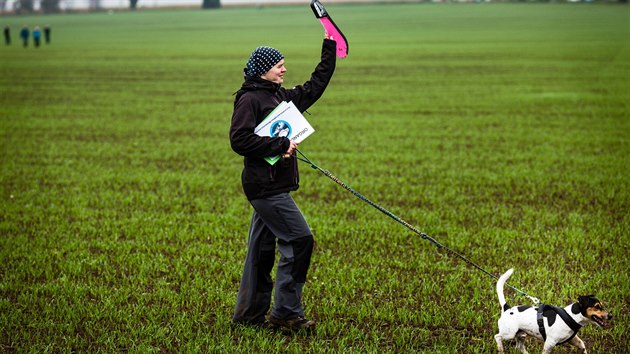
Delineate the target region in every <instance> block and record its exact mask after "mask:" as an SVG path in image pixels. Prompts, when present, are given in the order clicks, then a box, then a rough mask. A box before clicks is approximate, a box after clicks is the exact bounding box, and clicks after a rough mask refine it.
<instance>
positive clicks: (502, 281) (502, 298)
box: [497, 268, 514, 311]
mask: <svg viewBox="0 0 630 354" xmlns="http://www.w3.org/2000/svg"><path fill="white" fill-rule="evenodd" d="M513 272H514V269H512V268H510V269H508V271H507V272H505V273H503V275H502V276H501V277H499V280H498V281H497V295H498V296H499V304H501V310H503V311H506V310H507V309H509V308H510V306H509V305H508V304H507V302H506V301H505V295H503V286H504V285H505V282H506V281H507V280H508V278H509V277H510V275H512V273H513Z"/></svg>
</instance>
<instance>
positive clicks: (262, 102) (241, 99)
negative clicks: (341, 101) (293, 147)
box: [230, 39, 336, 200]
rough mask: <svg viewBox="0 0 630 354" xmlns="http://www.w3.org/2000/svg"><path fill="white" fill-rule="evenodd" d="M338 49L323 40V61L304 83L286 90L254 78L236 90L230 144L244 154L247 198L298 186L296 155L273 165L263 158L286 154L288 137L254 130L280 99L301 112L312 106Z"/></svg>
mask: <svg viewBox="0 0 630 354" xmlns="http://www.w3.org/2000/svg"><path fill="white" fill-rule="evenodd" d="M335 48H336V43H335V42H334V41H332V40H329V39H324V43H323V45H322V56H321V61H320V62H319V64H318V65H317V67H316V68H315V71H314V72H313V73H312V74H311V78H310V79H309V80H308V81H307V82H305V83H304V84H302V85H299V86H296V87H294V88H291V89H285V88H283V87H281V86H280V85H279V84H276V83H273V82H271V81H267V80H264V79H262V78H254V79H246V80H245V82H244V83H243V85H242V86H241V89H240V90H239V91H238V92H237V93H236V98H235V99H234V113H233V114H232V124H231V126H230V144H231V146H232V149H233V150H234V151H235V152H236V153H238V154H239V155H242V156H244V167H243V173H242V175H241V179H242V183H243V191H244V192H245V195H246V196H247V199H249V200H252V199H258V198H263V197H266V196H270V195H274V194H278V193H283V192H289V191H294V190H296V189H298V184H299V174H298V164H297V162H298V161H297V157H296V156H295V155H294V156H292V157H290V158H288V159H281V160H280V161H278V162H276V163H275V164H274V165H270V164H269V163H268V162H267V161H265V160H264V158H265V157H269V156H277V155H281V154H283V153H285V152H286V151H287V150H288V149H289V145H290V141H289V139H288V138H286V137H276V138H272V137H261V136H258V135H256V134H254V129H255V128H256V126H257V125H258V124H259V123H260V122H262V120H263V119H264V118H265V117H266V116H267V115H268V114H269V113H270V112H271V111H272V110H273V109H274V108H276V106H278V104H280V102H281V101H286V102H290V101H293V103H294V104H295V106H296V107H297V108H298V110H299V111H300V112H304V111H305V110H307V109H308V108H309V107H310V106H311V105H313V104H314V103H315V102H316V101H317V100H318V99H319V98H320V97H321V96H322V94H323V93H324V90H325V89H326V86H328V83H329V82H330V79H331V78H332V75H333V72H334V71H335V63H336V57H335Z"/></svg>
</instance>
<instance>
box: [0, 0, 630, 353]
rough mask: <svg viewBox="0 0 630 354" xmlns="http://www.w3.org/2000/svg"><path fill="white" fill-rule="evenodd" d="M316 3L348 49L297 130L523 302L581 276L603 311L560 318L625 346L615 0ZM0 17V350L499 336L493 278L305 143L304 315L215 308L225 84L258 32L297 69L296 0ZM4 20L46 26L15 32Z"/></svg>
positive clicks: (235, 188)
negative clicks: (300, 323)
mask: <svg viewBox="0 0 630 354" xmlns="http://www.w3.org/2000/svg"><path fill="white" fill-rule="evenodd" d="M327 8H328V10H329V11H330V12H331V13H332V14H333V17H334V19H335V21H336V22H337V23H338V24H339V25H340V26H341V28H342V29H343V30H344V32H345V34H346V36H347V38H348V39H349V41H350V55H349V57H348V58H347V59H345V60H339V61H338V64H337V71H336V74H335V76H334V78H333V80H332V82H331V84H330V86H329V89H328V90H327V92H326V93H325V95H324V96H323V98H322V99H321V100H320V101H319V102H318V103H317V104H316V105H315V106H313V107H312V108H311V109H309V112H310V113H311V115H308V116H307V117H308V119H309V120H310V122H311V123H312V125H313V126H314V127H315V129H316V133H315V134H314V135H313V136H312V137H310V138H309V139H308V140H307V141H306V142H304V143H303V144H302V145H301V150H302V151H303V152H304V153H306V154H307V155H308V156H309V157H310V158H311V159H312V160H314V161H315V162H316V163H318V164H319V165H320V166H321V167H323V168H325V169H328V170H330V171H331V172H332V173H333V174H335V175H336V176H338V177H339V178H340V179H342V180H343V181H345V182H346V183H348V184H349V185H351V186H352V187H354V188H355V189H356V190H358V191H360V192H361V193H363V194H364V195H366V196H367V197H368V198H370V199H372V200H374V201H376V202H378V203H379V204H382V205H383V206H384V207H386V208H388V209H389V210H391V211H392V212H393V213H395V214H397V215H399V216H400V217H402V218H403V219H405V220H407V221H408V222H410V223H411V224H414V225H416V226H417V227H418V228H420V229H421V230H423V231H424V232H426V233H427V234H429V235H431V236H433V237H434V238H436V239H437V240H438V241H439V242H441V243H443V244H445V245H446V246H448V247H450V248H453V249H454V250H456V251H458V252H460V253H462V254H464V255H466V256H467V257H469V258H470V259H471V260H473V261H475V262H477V263H478V264H480V265H482V266H483V267H484V268H486V269H487V270H489V271H490V272H492V273H494V274H501V273H502V272H504V271H505V270H507V269H508V268H510V267H514V268H515V270H516V271H515V274H514V275H513V276H512V278H511V281H510V283H511V284H513V285H515V286H517V287H518V288H520V289H522V290H524V291H526V292H528V293H529V294H531V295H533V296H537V297H539V298H540V299H541V300H542V301H543V302H545V303H551V304H556V305H565V304H568V303H570V302H572V301H574V300H575V299H576V298H577V296H578V295H586V294H595V295H597V296H598V297H599V298H600V299H602V300H603V301H604V303H605V304H606V306H607V307H608V308H609V310H610V311H611V312H612V313H613V314H614V316H615V319H614V321H613V326H612V327H611V328H609V329H598V328H595V327H594V326H589V327H585V328H584V329H583V330H582V331H581V332H580V333H581V337H582V338H583V339H584V340H585V342H586V345H587V348H588V349H589V352H590V353H626V352H628V351H629V349H628V348H629V346H628V338H627V332H628V330H629V326H628V319H629V315H628V308H629V306H630V297H629V295H628V294H630V285H629V284H630V279H629V277H628V268H629V262H628V260H627V254H628V251H629V236H630V226H629V225H630V179H629V177H628V176H630V145H629V138H630V121H629V119H630V117H629V116H630V107H629V105H630V90H629V88H630V84H629V83H630V80H629V79H630V41H629V38H630V28H629V26H628V23H629V22H628V21H629V20H630V13H629V8H628V6H623V5H596V4H589V5H581V4H580V5H553V4H511V5H507V4H504V5H499V4H497V5H494V4H483V5H428V4H424V5H423V4H406V5H382V4H380V5H332V4H331V5H327ZM1 20H2V24H10V25H11V26H12V28H13V33H14V38H13V40H14V41H13V44H12V45H11V46H9V47H6V46H3V47H1V48H0V124H1V129H0V131H1V140H0V141H1V147H2V152H1V155H0V161H1V165H0V206H1V209H0V233H1V237H0V249H1V251H0V252H1V259H0V276H1V279H0V329H1V330H0V351H2V352H34V353H35V352H37V353H40V352H70V351H76V352H120V351H129V352H157V351H165V352H252V353H262V352H331V353H332V352H361V353H381V352H425V353H455V352H457V353H487V352H493V351H495V350H496V349H495V343H494V338H493V336H494V334H495V333H496V320H497V319H498V317H499V312H500V309H499V305H498V303H497V299H496V294H495V290H494V287H495V281H494V280H493V279H492V278H490V277H488V276H486V275H484V274H482V273H480V272H479V271H476V270H475V269H474V268H472V267H470V266H467V265H466V264H465V263H463V262H461V261H458V260H456V259H454V258H452V257H450V256H448V255H447V254H446V253H444V252H439V251H437V250H436V248H435V247H434V246H433V245H431V244H430V243H428V242H426V241H423V240H421V239H420V238H419V237H417V236H416V235H415V234H413V233H411V232H410V231H409V230H407V229H405V228H404V227H402V226H401V225H399V224H397V223H395V222H394V221H393V220H391V219H389V218H387V217H386V216H384V215H383V214H381V213H380V212H378V211H377V210H375V209H373V208H371V207H370V206H368V205H367V204H365V203H363V202H361V201H360V200H359V199H357V198H355V197H354V196H352V195H351V194H350V193H348V192H347V191H345V190H343V189H342V188H340V187H339V186H338V185H336V184H335V183H333V182H332V181H330V180H329V179H328V178H326V177H325V176H323V175H321V174H319V173H318V172H317V171H316V170H312V169H311V168H310V167H309V166H308V165H306V164H303V165H302V168H301V188H300V190H299V191H297V192H295V193H293V196H294V198H295V199H296V201H297V202H298V204H299V205H300V207H301V209H302V211H303V212H304V214H305V215H306V217H307V219H308V221H309V224H310V226H311V228H312V230H313V232H314V234H315V238H316V248H315V253H314V257H313V262H312V267H311V271H310V274H309V282H308V284H307V287H306V289H305V294H304V296H305V298H304V303H305V305H306V310H307V314H308V316H309V317H312V318H315V319H317V321H318V328H317V331H316V333H315V334H314V335H311V336H303V335H295V336H290V335H289V336H288V335H283V334H281V333H269V332H265V331H259V330H254V329H247V328H232V327H231V326H230V320H231V315H232V309H233V306H234V303H235V297H236V291H237V289H238V284H239V281H240V272H241V267H242V262H243V260H244V257H245V252H246V241H247V230H248V224H249V218H250V215H251V207H250V206H249V204H248V202H247V201H246V199H245V197H244V196H243V195H242V192H241V186H240V170H241V167H242V159H241V158H240V157H239V156H237V155H236V154H235V153H233V152H232V151H231V149H230V147H229V141H228V129H229V124H230V118H231V110H232V100H233V96H232V93H233V92H235V91H236V90H237V89H238V87H239V86H240V83H241V80H242V74H241V73H242V68H243V66H244V64H245V61H246V60H247V57H248V56H249V53H251V51H252V50H253V48H254V47H256V46H258V45H270V46H274V47H277V48H278V49H280V50H281V51H282V52H283V54H284V55H285V56H286V64H287V68H288V72H287V74H286V76H285V80H286V83H285V85H286V86H287V87H290V86H293V85H296V84H300V83H302V82H304V81H305V80H306V79H307V78H308V77H309V75H310V73H311V71H312V69H313V68H314V66H315V64H316V63H317V61H318V59H319V51H320V46H321V38H322V29H321V26H320V25H319V23H317V22H316V21H315V19H314V18H313V15H312V13H311V10H310V9H309V8H308V5H306V4H305V5H303V6H294V7H268V8H261V9H256V8H227V9H222V10H218V11H192V10H185V11H183V10H182V11H151V12H148V11H147V12H136V13H129V12H118V13H115V14H113V15H108V14H106V13H97V14H73V15H54V16H33V17H2V18H1ZM22 24H28V25H30V26H34V25H36V24H39V25H40V26H42V25H44V24H50V25H51V27H52V30H53V32H52V33H53V38H52V41H53V42H52V44H51V45H44V46H43V47H41V48H39V49H34V48H33V47H32V46H31V47H30V48H28V49H23V48H21V46H20V43H19V42H18V41H17V32H18V30H19V28H20V27H21V25H22ZM506 295H507V297H508V299H509V302H510V303H512V304H518V303H522V304H528V301H527V299H525V298H524V297H521V296H519V295H518V294H516V293H515V292H513V291H511V290H508V289H506ZM528 346H529V347H530V350H531V351H533V352H538V351H540V350H541V345H540V343H538V342H535V341H533V340H532V341H528ZM509 349H510V352H511V353H515V352H517V351H516V349H515V348H513V347H511V348H509ZM555 352H558V353H570V352H573V350H572V349H569V348H556V350H555Z"/></svg>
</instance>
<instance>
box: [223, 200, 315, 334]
mask: <svg viewBox="0 0 630 354" xmlns="http://www.w3.org/2000/svg"><path fill="white" fill-rule="evenodd" d="M251 204H252V206H253V207H254V214H253V215H252V221H251V226H250V229H249V240H248V249H247V258H246V259H245V266H244V269H243V276H242V278H241V285H240V287H239V291H238V297H237V299H236V307H235V309H234V317H233V320H234V321H235V322H243V323H261V322H263V321H264V320H265V315H266V314H267V311H269V307H270V306H271V294H272V290H273V289H274V283H273V280H272V278H271V271H272V269H273V266H274V263H275V255H276V243H277V244H278V250H279V251H280V260H279V261H278V267H277V270H276V284H275V295H274V304H273V309H272V310H271V314H272V315H273V316H274V317H276V318H279V319H292V318H295V317H298V316H301V317H304V308H303V306H302V289H303V287H304V283H305V282H306V274H307V272H308V268H309V265H310V262H311V255H312V253H313V243H314V242H313V236H312V234H311V230H310V229H309V227H308V224H307V223H306V220H305V219H304V216H303V215H302V213H301V212H300V210H299V209H298V207H297V205H296V204H295V201H294V200H293V198H292V197H291V195H290V194H289V193H282V194H278V195H274V196H271V197H267V198H263V199H255V200H252V201H251Z"/></svg>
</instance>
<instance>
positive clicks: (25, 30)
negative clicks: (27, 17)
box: [20, 26, 31, 48]
mask: <svg viewBox="0 0 630 354" xmlns="http://www.w3.org/2000/svg"><path fill="white" fill-rule="evenodd" d="M30 34H31V32H30V31H29V30H28V27H26V26H24V27H22V30H21V31H20V37H21V38H22V43H23V45H24V48H26V47H28V36H29V35H30Z"/></svg>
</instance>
